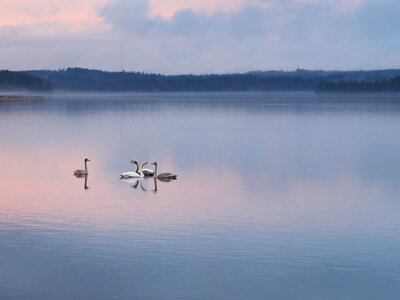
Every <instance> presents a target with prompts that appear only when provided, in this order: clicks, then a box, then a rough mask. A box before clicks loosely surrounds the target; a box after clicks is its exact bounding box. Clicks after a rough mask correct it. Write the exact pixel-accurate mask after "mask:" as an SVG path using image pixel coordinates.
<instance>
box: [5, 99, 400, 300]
mask: <svg viewBox="0 0 400 300" xmlns="http://www.w3.org/2000/svg"><path fill="white" fill-rule="evenodd" d="M399 129H400V96H398V95H390V94H389V95H379V94H377V95H372V96H371V95H363V94H353V95H324V94H313V93H233V94H232V93H217V94H198V93H194V94H191V93H183V94H168V93H166V94H163V93H158V94H103V95H96V94H56V95H52V96H48V97H46V98H45V99H44V101H42V102H29V101H22V102H16V103H9V102H7V103H1V102H0V187H1V190H0V241H1V243H0V299H35V300H36V299H38V300H39V299H40V300H46V299H382V297H383V295H384V298H385V299H397V298H398V295H399V294H400V239H399V228H400V218H399V211H400V202H399V199H400V198H399V195H400V160H399V153H400V139H399V137H400V136H399ZM85 157H88V158H90V159H91V162H90V163H89V177H88V178H87V182H86V186H85V180H84V179H78V178H75V177H74V176H73V175H72V171H73V170H75V169H77V168H82V167H83V159H84V158H85ZM131 159H137V160H139V162H143V161H149V162H153V161H158V163H159V169H160V171H173V172H175V173H177V174H178V177H179V180H177V181H174V182H170V183H163V182H159V181H158V182H157V181H156V182H154V181H153V180H152V179H147V180H140V181H139V182H135V181H132V182H124V181H121V180H119V177H118V174H119V173H121V172H124V171H130V170H131V169H132V166H131V165H130V164H129V161H130V160H131ZM85 187H86V188H85Z"/></svg>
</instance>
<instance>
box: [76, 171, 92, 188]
mask: <svg viewBox="0 0 400 300" xmlns="http://www.w3.org/2000/svg"><path fill="white" fill-rule="evenodd" d="M74 176H75V177H76V178H78V179H82V178H85V183H84V184H83V188H84V189H85V190H88V189H90V186H88V177H89V175H87V174H86V175H83V174H74Z"/></svg>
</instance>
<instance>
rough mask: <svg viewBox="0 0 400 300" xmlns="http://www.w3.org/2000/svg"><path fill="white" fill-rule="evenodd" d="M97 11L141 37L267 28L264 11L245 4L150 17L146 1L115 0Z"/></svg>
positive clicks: (252, 32)
mask: <svg viewBox="0 0 400 300" xmlns="http://www.w3.org/2000/svg"><path fill="white" fill-rule="evenodd" d="M99 14H100V16H101V17H103V18H104V19H105V20H106V21H107V22H109V23H110V24H112V25H113V26H115V27H116V28H119V29H121V30H123V31H125V32H129V33H132V34H137V35H142V36H149V35H167V36H177V37H182V36H192V35H193V34H196V35H199V34H200V35H216V34H219V35H220V34H222V35H230V36H258V35H260V34H265V32H266V30H267V29H268V20H266V19H265V17H266V14H265V13H263V12H261V11H260V10H259V9H257V8H256V7H246V8H244V9H242V10H240V11H238V12H235V13H232V14H228V13H224V12H222V11H217V12H215V13H212V14H206V13H202V12H196V11H194V10H191V9H183V10H178V11H176V12H175V13H174V14H173V15H172V17H171V18H169V19H165V18H162V17H160V16H151V8H150V2H149V1H148V0H136V1H131V0H115V1H111V2H109V3H108V4H106V5H104V6H102V7H101V8H100V10H99Z"/></svg>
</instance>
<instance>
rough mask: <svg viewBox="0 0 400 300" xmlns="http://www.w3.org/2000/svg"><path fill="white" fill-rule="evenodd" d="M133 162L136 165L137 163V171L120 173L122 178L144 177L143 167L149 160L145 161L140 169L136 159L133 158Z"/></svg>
mask: <svg viewBox="0 0 400 300" xmlns="http://www.w3.org/2000/svg"><path fill="white" fill-rule="evenodd" d="M131 163H132V164H134V165H136V171H135V172H125V173H122V174H121V175H120V176H121V179H127V178H142V177H144V175H143V172H142V169H143V166H144V165H146V164H147V162H146V163H144V164H142V165H141V166H140V169H139V170H138V168H137V167H138V163H137V161H136V160H131Z"/></svg>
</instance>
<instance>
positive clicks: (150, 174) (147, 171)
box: [142, 169, 154, 177]
mask: <svg viewBox="0 0 400 300" xmlns="http://www.w3.org/2000/svg"><path fill="white" fill-rule="evenodd" d="M142 172H143V175H144V176H145V177H153V176H154V171H153V170H150V169H142Z"/></svg>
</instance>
